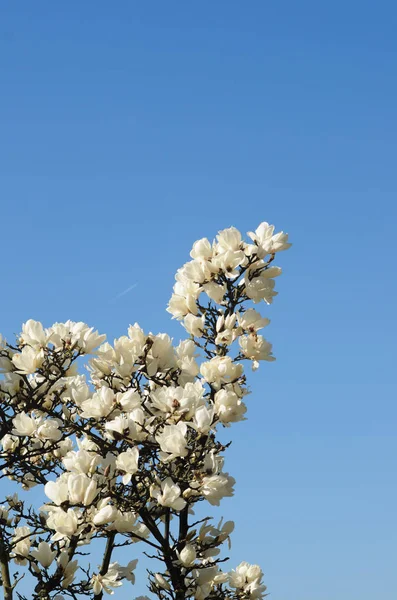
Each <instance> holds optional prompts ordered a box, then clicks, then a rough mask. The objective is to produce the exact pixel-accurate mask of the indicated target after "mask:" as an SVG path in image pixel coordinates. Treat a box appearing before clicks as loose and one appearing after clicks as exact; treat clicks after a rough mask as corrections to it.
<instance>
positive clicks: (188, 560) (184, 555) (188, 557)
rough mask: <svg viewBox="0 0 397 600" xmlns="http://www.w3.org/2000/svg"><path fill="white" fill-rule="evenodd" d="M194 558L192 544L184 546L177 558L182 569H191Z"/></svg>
mask: <svg viewBox="0 0 397 600" xmlns="http://www.w3.org/2000/svg"><path fill="white" fill-rule="evenodd" d="M196 557H197V554H196V550H195V547H194V546H193V545H192V544H186V546H184V548H183V549H182V550H181V551H180V552H178V558H179V560H180V561H181V563H182V564H183V566H184V567H191V566H192V565H193V564H194V561H195V560H196Z"/></svg>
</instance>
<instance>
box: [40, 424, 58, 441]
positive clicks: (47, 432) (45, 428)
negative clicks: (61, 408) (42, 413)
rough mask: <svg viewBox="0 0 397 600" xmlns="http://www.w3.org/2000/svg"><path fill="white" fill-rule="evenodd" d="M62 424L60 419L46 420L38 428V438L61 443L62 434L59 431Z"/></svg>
mask: <svg viewBox="0 0 397 600" xmlns="http://www.w3.org/2000/svg"><path fill="white" fill-rule="evenodd" d="M61 424H62V423H61V421H60V420H59V419H46V420H45V421H44V422H43V423H41V425H39V426H38V428H37V437H38V438H39V439H41V440H52V441H55V442H57V441H59V440H60V439H61V437H62V432H61V431H60V429H59V427H60V426H61Z"/></svg>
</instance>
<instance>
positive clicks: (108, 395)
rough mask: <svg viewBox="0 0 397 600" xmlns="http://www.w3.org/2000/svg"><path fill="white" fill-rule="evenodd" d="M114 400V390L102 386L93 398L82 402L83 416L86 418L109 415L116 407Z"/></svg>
mask: <svg viewBox="0 0 397 600" xmlns="http://www.w3.org/2000/svg"><path fill="white" fill-rule="evenodd" d="M114 402H115V395H114V392H113V391H112V390H111V389H109V388H107V387H102V388H101V389H100V390H98V391H97V392H95V394H93V396H92V397H91V398H89V399H88V400H85V401H84V402H83V403H82V405H81V408H82V409H83V412H82V416H83V417H84V418H86V419H89V418H93V419H101V418H102V417H107V416H108V415H109V414H110V413H111V411H112V409H113V408H114Z"/></svg>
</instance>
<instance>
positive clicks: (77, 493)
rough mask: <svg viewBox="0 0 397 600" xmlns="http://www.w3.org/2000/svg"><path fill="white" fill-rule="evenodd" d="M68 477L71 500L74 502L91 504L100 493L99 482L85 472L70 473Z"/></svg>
mask: <svg viewBox="0 0 397 600" xmlns="http://www.w3.org/2000/svg"><path fill="white" fill-rule="evenodd" d="M68 475H69V476H68V479H67V485H68V495H69V501H70V502H71V503H72V504H84V505H85V506H88V505H89V504H91V503H92V502H93V500H94V498H95V497H96V495H97V494H98V488H97V483H96V481H95V480H94V479H92V478H91V477H88V475H85V473H69V474H68Z"/></svg>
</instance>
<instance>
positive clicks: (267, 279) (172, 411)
mask: <svg viewBox="0 0 397 600" xmlns="http://www.w3.org/2000/svg"><path fill="white" fill-rule="evenodd" d="M248 237H249V241H244V240H243V238H242V236H241V233H240V232H239V231H238V230H237V229H235V228H234V227H231V228H229V229H225V230H224V231H221V232H219V234H218V235H217V237H216V239H215V240H214V241H213V242H212V243H210V242H209V240H207V239H206V238H203V239H201V240H199V241H197V242H195V244H194V245H193V248H192V251H191V258H192V260H191V261H189V262H188V263H186V264H185V265H184V266H183V267H182V268H181V269H179V270H178V272H177V274H176V283H175V286H174V293H173V295H172V297H171V299H170V302H169V305H168V309H167V310H168V311H169V312H170V313H171V314H172V316H173V317H174V318H176V319H178V320H180V321H181V322H182V324H183V326H184V328H185V330H186V331H187V333H188V336H189V337H188V339H184V340H182V341H180V342H178V343H174V341H173V340H172V339H171V338H170V337H169V336H168V335H167V334H164V333H160V334H153V333H150V332H149V333H147V332H145V331H144V330H143V329H142V328H141V327H140V326H139V325H138V324H137V323H135V324H134V325H130V326H129V328H128V330H127V331H126V334H125V335H122V336H121V337H118V338H116V339H115V340H113V342H110V341H106V337H105V336H104V335H102V334H100V333H98V331H95V330H94V329H93V328H91V327H89V326H88V325H86V324H84V323H80V322H79V323H75V322H72V321H67V322H65V323H55V324H54V325H52V326H51V327H49V328H45V327H44V326H43V325H42V324H41V323H39V322H37V321H34V320H33V319H30V320H28V321H27V322H26V323H24V324H23V326H22V331H21V333H20V335H19V336H18V338H17V340H16V342H15V343H14V344H11V343H7V341H6V340H4V339H2V338H1V340H0V372H1V373H2V379H1V380H0V441H1V449H0V468H1V469H2V474H3V477H8V478H9V479H10V480H11V481H13V482H14V483H16V484H20V485H22V487H23V488H24V489H25V490H29V489H31V488H33V487H37V486H40V488H41V489H42V491H43V493H44V497H45V500H44V504H42V506H41V507H40V509H38V510H37V509H34V508H33V507H30V508H28V509H27V508H26V507H25V504H24V503H23V502H21V501H20V500H19V499H18V498H17V497H9V498H8V499H7V500H6V502H5V503H4V506H2V507H0V562H1V560H2V559H1V557H2V556H3V559H4V557H8V558H9V560H10V561H13V563H15V564H17V565H19V567H26V568H28V570H29V572H30V574H31V575H32V576H33V577H35V578H36V579H37V584H36V588H35V590H36V591H37V599H39V598H47V599H48V600H49V599H50V598H51V600H53V596H51V595H49V594H50V592H51V593H54V594H55V593H58V592H59V593H61V596H60V595H59V594H58V596H54V598H56V599H57V600H61V598H62V593H66V590H67V593H68V594H69V595H71V596H72V597H73V598H78V597H81V596H84V595H85V596H90V595H91V597H92V596H94V597H98V598H100V597H102V595H103V594H104V593H106V594H113V593H114V591H115V589H116V588H118V587H120V586H121V585H122V583H123V581H129V582H131V583H134V580H135V577H134V570H135V567H136V559H135V558H133V559H132V560H131V561H130V562H129V563H128V564H127V566H125V567H122V566H121V565H120V564H119V563H118V562H117V561H116V560H113V559H112V552H113V550H114V549H115V548H117V547H118V546H120V545H121V546H123V547H124V546H126V547H128V546H130V545H132V544H136V543H137V542H140V543H142V544H143V545H148V546H149V547H150V549H151V551H152V552H153V551H155V552H156V553H157V554H156V556H157V558H158V559H159V560H160V561H162V562H163V563H164V565H163V566H164V570H163V571H162V572H156V573H152V572H150V576H149V588H150V590H151V591H152V593H154V594H155V595H157V596H158V597H159V598H160V600H164V598H165V597H166V596H168V597H169V598H170V599H172V600H182V599H185V598H193V597H194V598H195V599H196V600H205V599H206V598H209V597H211V599H215V598H230V599H236V598H241V599H243V598H244V599H252V600H256V599H258V598H261V597H262V596H263V594H264V592H265V589H266V588H265V586H264V584H263V583H262V572H261V570H260V568H259V567H258V566H255V565H248V564H247V563H241V564H240V565H239V566H238V567H237V568H236V569H235V570H234V571H230V572H224V571H222V570H221V568H220V564H221V562H222V560H221V559H220V558H219V554H220V546H221V545H222V544H224V543H230V534H231V532H232V530H233V523H231V522H227V523H225V524H222V523H220V524H219V525H218V527H214V526H213V525H212V524H211V522H210V520H209V518H207V519H205V520H204V522H202V521H201V526H200V528H199V529H197V527H195V526H194V525H193V524H192V522H193V519H194V514H195V505H196V503H198V502H204V503H206V505H207V506H218V505H219V504H220V502H221V500H222V499H223V498H225V497H230V496H232V495H233V493H234V485H235V480H234V478H233V477H232V476H231V475H229V473H228V472H226V471H225V469H224V453H225V450H226V448H227V445H225V444H222V443H220V441H218V436H217V434H218V430H219V428H220V427H222V428H223V427H230V426H231V425H232V424H234V423H237V422H239V421H243V420H244V419H245V415H246V412H247V406H246V403H245V400H246V396H247V394H248V388H247V384H246V373H245V370H244V364H245V362H246V361H250V363H251V365H252V368H253V369H254V370H255V369H257V368H258V366H259V364H260V361H272V360H274V357H273V354H272V346H271V344H270V343H269V342H268V341H267V340H266V339H265V338H264V337H263V330H264V328H266V327H267V326H268V325H269V319H268V318H267V317H266V316H263V315H262V314H261V313H260V312H259V311H258V310H257V306H256V305H257V304H258V303H259V302H261V301H264V303H265V304H267V305H268V304H271V303H272V301H273V298H274V297H275V296H276V294H277V292H275V289H274V288H275V277H276V276H278V275H280V274H281V269H280V268H279V267H276V266H274V265H273V261H274V259H275V256H276V254H277V253H278V252H280V251H282V250H286V249H287V248H288V247H289V246H290V244H289V243H288V236H287V234H284V233H282V232H281V233H275V232H274V227H273V226H271V225H269V224H267V223H262V224H261V225H260V226H259V227H258V228H257V229H256V231H255V232H254V233H252V232H251V233H249V234H248ZM253 304H254V305H255V307H254V306H253ZM82 357H85V358H82ZM84 360H85V364H82V361H84ZM80 367H83V370H82V371H81V370H80ZM116 540H120V541H119V543H118V544H117V542H116ZM95 541H97V542H98V543H100V542H104V543H105V549H104V557H103V562H102V564H101V565H99V568H98V569H97V570H92V569H91V567H88V566H87V567H86V568H84V566H83V565H82V564H80V562H79V558H78V557H79V555H81V552H80V548H81V547H84V546H90V544H91V543H93V542H95ZM4 560H5V559H4ZM5 585H7V582H5ZM63 590H64V592H63ZM12 591H13V584H12V583H9V590H8V592H7V593H8V596H6V598H7V600H11V598H12ZM45 594H47V596H46V595H45ZM35 598H36V596H35Z"/></svg>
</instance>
